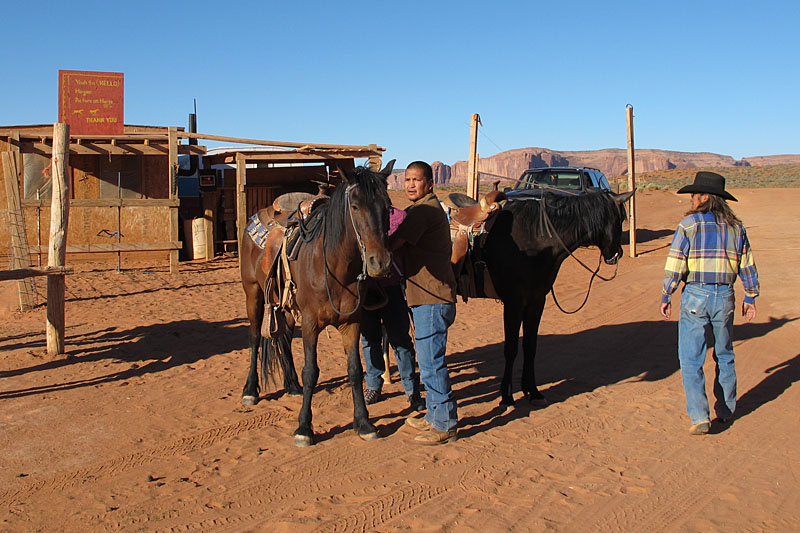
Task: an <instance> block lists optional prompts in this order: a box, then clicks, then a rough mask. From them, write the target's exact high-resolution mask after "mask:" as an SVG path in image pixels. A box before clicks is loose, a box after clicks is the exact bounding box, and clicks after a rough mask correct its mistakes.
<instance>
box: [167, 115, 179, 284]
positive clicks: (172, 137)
mask: <svg viewBox="0 0 800 533" xmlns="http://www.w3.org/2000/svg"><path fill="white" fill-rule="evenodd" d="M168 135H169V197H170V198H171V199H173V200H177V199H178V129H177V128H175V127H170V128H169V132H168ZM169 238H170V240H171V241H173V242H174V241H177V240H178V208H177V207H173V208H172V209H170V216H169ZM169 271H170V273H171V274H176V273H177V272H178V250H171V251H170V252H169Z"/></svg>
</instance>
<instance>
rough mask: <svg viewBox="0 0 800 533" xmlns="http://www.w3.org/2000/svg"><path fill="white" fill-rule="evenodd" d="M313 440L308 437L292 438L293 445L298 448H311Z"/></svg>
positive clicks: (298, 436) (297, 436)
mask: <svg viewBox="0 0 800 533" xmlns="http://www.w3.org/2000/svg"><path fill="white" fill-rule="evenodd" d="M313 444H314V439H313V438H312V437H309V436H308V435H295V436H294V445H295V446H297V447H298V448H308V447H309V446H313Z"/></svg>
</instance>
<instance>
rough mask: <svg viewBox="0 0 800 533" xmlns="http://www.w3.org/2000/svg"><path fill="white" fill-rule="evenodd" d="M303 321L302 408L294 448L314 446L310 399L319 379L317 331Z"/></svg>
mask: <svg viewBox="0 0 800 533" xmlns="http://www.w3.org/2000/svg"><path fill="white" fill-rule="evenodd" d="M308 322H309V323H308V324H307V323H306V321H305V320H304V321H303V352H304V353H305V362H304V364H303V407H302V408H300V416H299V417H298V422H299V423H298V426H297V430H296V431H295V432H294V444H295V446H311V445H312V444H314V431H313V430H312V429H311V397H312V396H313V394H314V387H316V386H317V380H318V379H319V366H317V340H318V337H319V329H317V327H316V324H315V323H311V320H308Z"/></svg>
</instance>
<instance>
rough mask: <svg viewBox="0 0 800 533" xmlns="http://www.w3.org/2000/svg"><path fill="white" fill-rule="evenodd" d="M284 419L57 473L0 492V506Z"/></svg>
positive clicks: (220, 429) (235, 426)
mask: <svg viewBox="0 0 800 533" xmlns="http://www.w3.org/2000/svg"><path fill="white" fill-rule="evenodd" d="M284 418H286V415H285V414H283V413H278V412H268V413H264V414H260V415H257V416H253V417H250V418H247V419H244V420H240V421H238V422H234V423H232V424H225V425H221V426H217V427H214V428H211V429H208V430H206V431H203V432H201V433H198V434H196V435H192V436H189V437H182V438H179V439H176V440H173V441H170V442H166V443H164V444H161V445H157V446H153V447H151V448H148V449H146V450H142V451H140V452H134V453H130V454H127V455H122V456H119V457H115V458H113V459H109V460H105V461H101V462H99V463H95V464H93V465H90V466H87V467H83V468H79V469H77V470H73V471H71V472H65V473H61V474H56V475H55V476H52V477H49V478H47V479H42V480H39V481H35V482H32V483H29V484H27V485H25V486H23V487H20V488H18V489H12V490H6V491H0V505H2V506H6V505H9V504H11V503H13V502H15V501H17V500H20V499H27V497H28V496H29V495H31V494H33V493H37V494H49V493H53V492H57V491H61V490H64V489H67V488H70V487H75V486H78V485H82V484H83V483H87V482H90V481H94V480H95V479H101V478H106V477H110V476H112V475H115V474H118V473H120V472H124V471H127V470H130V469H132V468H137V467H139V466H142V465H145V464H149V463H152V462H153V461H158V460H160V459H163V458H167V457H176V456H179V455H185V454H187V453H189V452H191V451H194V450H199V449H203V448H208V447H209V446H212V445H213V444H216V443H217V442H220V441H222V440H229V439H232V438H234V437H237V436H239V435H241V434H243V433H247V432H249V431H253V430H257V429H262V428H264V427H266V426H270V425H275V423H276V422H278V421H280V420H282V419H284Z"/></svg>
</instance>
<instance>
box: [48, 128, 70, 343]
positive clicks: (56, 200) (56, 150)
mask: <svg viewBox="0 0 800 533" xmlns="http://www.w3.org/2000/svg"><path fill="white" fill-rule="evenodd" d="M51 164H52V168H51V170H52V176H53V183H52V193H53V195H52V199H51V200H50V242H49V244H48V253H47V266H48V267H63V266H64V262H65V260H66V251H67V228H68V226H69V196H70V195H69V180H68V179H67V168H69V125H67V124H64V123H58V124H54V125H53V157H52V160H51ZM64 292H65V276H64V274H58V275H51V276H47V353H48V354H49V355H59V354H63V353H64V329H65V320H64Z"/></svg>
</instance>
